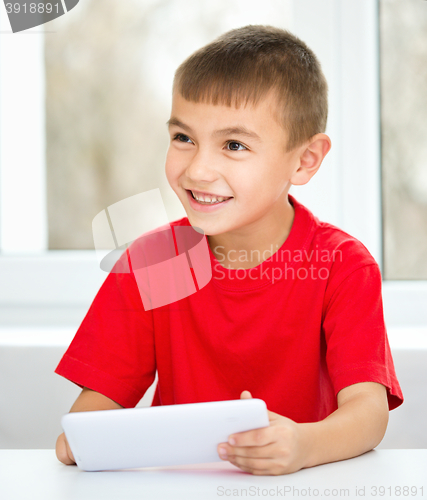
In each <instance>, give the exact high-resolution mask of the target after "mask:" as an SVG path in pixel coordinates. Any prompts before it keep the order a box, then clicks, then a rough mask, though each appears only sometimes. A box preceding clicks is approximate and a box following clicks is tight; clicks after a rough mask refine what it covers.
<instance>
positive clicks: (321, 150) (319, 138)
mask: <svg viewBox="0 0 427 500" xmlns="http://www.w3.org/2000/svg"><path fill="white" fill-rule="evenodd" d="M331 146H332V143H331V139H330V138H329V137H328V136H327V135H326V134H316V135H314V136H313V137H312V138H311V139H310V141H309V143H308V145H307V144H306V145H304V146H303V147H302V148H301V149H300V150H299V151H300V154H299V157H298V159H297V161H298V164H299V166H298V169H297V170H296V171H295V173H294V174H293V175H292V177H291V178H290V179H289V180H290V183H291V184H295V185H301V184H307V182H308V181H309V180H310V179H311V178H312V177H313V175H314V174H315V173H316V172H317V171H318V170H319V167H320V165H321V164H322V161H323V158H324V157H325V156H326V155H327V154H328V152H329V150H330V149H331Z"/></svg>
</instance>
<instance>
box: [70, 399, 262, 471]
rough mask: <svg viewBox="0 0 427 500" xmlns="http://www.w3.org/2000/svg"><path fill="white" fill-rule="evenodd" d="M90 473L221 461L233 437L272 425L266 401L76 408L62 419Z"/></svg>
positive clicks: (79, 461)
mask: <svg viewBox="0 0 427 500" xmlns="http://www.w3.org/2000/svg"><path fill="white" fill-rule="evenodd" d="M61 424H62V428H63V429H64V432H65V435H66V437H67V440H68V443H69V445H70V448H71V451H72V452H73V455H74V458H75V460H76V462H77V465H78V466H79V467H80V468H81V469H83V470H86V471H99V470H113V469H130V468H137V467H138V468H139V467H158V466H164V465H184V464H197V463H207V462H217V461H218V462H219V461H221V459H220V458H219V456H218V453H217V446H218V444H219V443H224V442H227V441H228V436H229V435H230V434H233V433H235V432H243V431H248V430H251V429H257V428H260V427H268V425H269V420H268V413H267V407H266V404H265V402H264V401H262V400H261V399H236V400H231V401H215V402H209V403H193V404H181V405H168V406H152V407H151V406H150V407H148V408H132V409H120V410H104V411H85V412H73V413H68V414H67V415H64V416H63V417H62V420H61Z"/></svg>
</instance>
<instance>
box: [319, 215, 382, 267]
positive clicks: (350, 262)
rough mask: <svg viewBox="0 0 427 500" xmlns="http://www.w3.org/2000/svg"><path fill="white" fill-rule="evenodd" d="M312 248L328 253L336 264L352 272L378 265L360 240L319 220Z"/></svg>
mask: <svg viewBox="0 0 427 500" xmlns="http://www.w3.org/2000/svg"><path fill="white" fill-rule="evenodd" d="M312 246H314V247H316V248H318V249H322V250H324V251H327V252H328V253H329V254H330V256H331V260H332V262H333V263H334V264H340V263H342V264H343V266H342V267H345V268H348V269H349V270H350V271H351V270H354V269H356V268H358V267H362V266H366V265H377V262H376V260H375V259H374V257H373V256H372V254H371V253H370V251H369V250H368V249H367V248H366V246H365V245H364V244H363V243H362V242H361V241H360V240H358V239H357V238H355V237H354V236H352V235H350V234H348V233H347V232H345V231H343V230H342V229H340V228H339V227H337V226H334V225H333V224H330V223H328V222H322V221H319V220H317V224H316V229H315V232H314V236H313V240H312Z"/></svg>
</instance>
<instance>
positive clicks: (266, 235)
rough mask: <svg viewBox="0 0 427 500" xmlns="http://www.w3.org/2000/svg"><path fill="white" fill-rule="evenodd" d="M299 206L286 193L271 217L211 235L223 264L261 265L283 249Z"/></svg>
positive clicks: (210, 240)
mask: <svg viewBox="0 0 427 500" xmlns="http://www.w3.org/2000/svg"><path fill="white" fill-rule="evenodd" d="M294 216H295V210H294V208H293V206H292V205H291V204H290V203H289V201H288V197H287V196H286V203H284V204H283V206H282V207H281V210H278V211H277V213H275V214H273V216H271V217H270V218H269V219H268V221H265V220H261V221H257V224H254V225H252V226H251V227H248V226H246V227H245V228H242V229H241V230H236V231H229V232H227V233H223V234H218V235H213V236H207V239H208V242H209V246H210V247H211V250H212V252H213V254H214V255H215V257H216V258H217V259H218V261H219V262H220V264H221V265H222V266H223V267H225V268H229V269H250V268H253V267H256V266H258V265H259V264H261V263H262V262H264V261H265V260H267V259H268V258H269V257H271V255H273V254H274V253H275V252H277V251H278V250H279V248H280V247H281V246H282V245H283V243H284V242H285V241H286V239H287V238H288V236H289V233H290V232H291V229H292V224H293V221H294Z"/></svg>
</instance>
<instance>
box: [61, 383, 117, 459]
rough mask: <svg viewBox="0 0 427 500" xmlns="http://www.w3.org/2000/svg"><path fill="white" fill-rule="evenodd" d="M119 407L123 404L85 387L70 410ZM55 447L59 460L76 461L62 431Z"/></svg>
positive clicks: (113, 408)
mask: <svg viewBox="0 0 427 500" xmlns="http://www.w3.org/2000/svg"><path fill="white" fill-rule="evenodd" d="M120 408H123V406H120V405H119V404H118V403H116V402H115V401H113V400H111V399H110V398H107V397H106V396H104V395H103V394H100V393H99V392H95V391H92V390H90V389H88V388H86V387H85V388H84V389H83V390H82V392H81V393H80V395H79V397H78V398H77V399H76V401H75V402H74V404H73V406H72V407H71V409H70V412H78V411H97V410H116V409H120ZM55 449H56V456H57V458H58V460H59V461H60V462H62V463H64V464H66V465H71V464H75V463H76V461H75V460H74V457H73V454H72V452H71V449H70V447H69V445H68V442H67V438H66V437H65V434H64V433H62V434H60V435H59V437H58V439H57V441H56V446H55Z"/></svg>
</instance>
